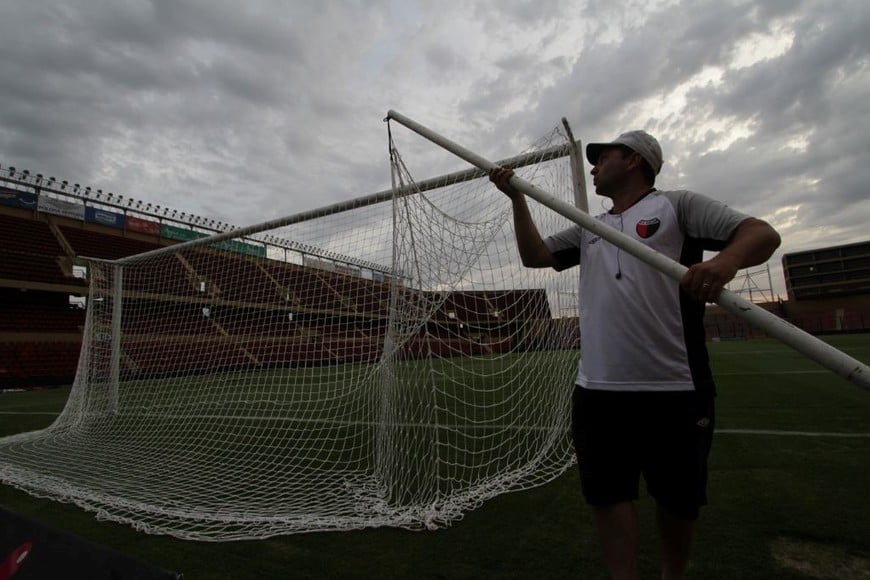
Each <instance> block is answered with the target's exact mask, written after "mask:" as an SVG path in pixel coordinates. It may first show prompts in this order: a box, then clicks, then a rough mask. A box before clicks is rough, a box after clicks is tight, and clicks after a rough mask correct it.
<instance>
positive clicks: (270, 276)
mask: <svg viewBox="0 0 870 580" xmlns="http://www.w3.org/2000/svg"><path fill="white" fill-rule="evenodd" d="M563 140H564V137H563V136H562V135H561V134H559V133H558V132H555V131H554V132H553V133H551V134H550V135H548V136H547V137H546V138H544V139H542V140H541V141H540V142H539V143H537V144H536V145H535V146H534V147H533V148H532V149H530V151H529V153H530V154H531V155H532V156H534V155H535V154H536V153H537V152H539V151H543V150H545V149H547V148H548V147H550V146H552V145H554V144H558V143H559V142H560V141H563ZM393 153H394V155H393V161H394V163H393V175H394V179H395V181H396V184H397V185H398V186H401V187H402V188H404V189H402V188H398V187H397V189H396V194H395V195H394V197H393V199H392V201H391V202H387V203H379V204H370V205H366V206H364V207H359V208H356V209H352V210H349V211H342V212H337V213H329V214H325V215H322V216H320V217H315V218H313V219H307V220H305V221H301V222H298V223H294V224H292V225H288V226H284V227H281V228H279V229H275V230H271V231H269V232H268V235H269V238H268V239H270V240H273V241H275V240H279V239H280V240H288V242H287V243H282V244H281V245H274V244H271V243H267V244H263V243H255V242H252V241H251V240H250V239H237V240H234V241H232V242H226V241H224V242H217V243H212V244H204V245H199V246H192V247H191V246H185V247H181V248H178V249H177V250H176V251H173V252H170V253H164V254H161V255H156V256H145V257H140V258H136V259H133V260H129V261H127V262H125V263H124V264H123V265H119V264H117V263H108V262H96V261H95V262H92V263H91V264H90V265H89V277H90V285H91V287H90V299H89V304H88V315H87V325H86V330H85V338H84V343H83V347H82V354H81V359H80V363H79V370H78V374H77V377H76V381H75V384H74V385H73V387H72V390H71V393H70V396H69V400H68V402H67V404H66V407H65V408H64V410H63V412H62V413H61V415H60V416H59V417H58V418H57V420H56V421H55V422H54V423H53V424H52V425H51V426H50V427H48V428H46V429H44V430H42V431H36V432H30V433H23V434H18V435H14V436H11V437H7V438H5V439H3V440H0V479H2V480H3V481H4V482H6V483H8V484H11V485H14V486H17V487H19V488H21V489H24V490H25V491H28V492H29V493H32V494H34V495H38V496H42V497H48V498H52V499H56V500H61V501H68V502H73V503H75V504H77V505H79V506H81V507H83V508H85V509H88V510H91V511H94V512H96V513H97V514H98V516H99V517H101V518H105V519H109V520H114V521H119V522H124V523H127V524H130V525H132V526H133V527H135V528H136V529H138V530H142V531H145V532H149V533H159V534H169V535H172V536H175V537H179V538H185V539H195V540H212V541H223V540H237V539H255V538H265V537H270V536H274V535H279V534H288V533H296V532H308V531H316V530H346V529H359V528H364V527H373V526H396V527H405V528H410V529H424V528H430V529H434V528H439V527H444V526H448V525H450V523H451V522H453V521H455V520H457V519H460V518H461V517H462V515H463V513H465V512H466V511H468V510H469V509H473V508H475V507H477V506H478V505H480V504H481V503H482V502H483V501H485V500H486V499H488V498H491V497H493V496H495V495H498V494H501V493H504V492H507V491H514V490H521V489H526V488H529V487H533V486H537V485H541V484H543V483H545V482H547V481H550V480H552V479H553V478H555V477H557V476H558V475H559V474H561V473H562V472H563V471H564V470H565V469H566V468H567V467H568V466H569V465H570V464H571V462H572V451H571V446H570V440H569V437H568V425H569V407H570V405H569V399H570V390H571V385H572V383H573V378H574V374H575V363H576V357H577V348H578V336H577V324H576V318H575V316H576V298H577V297H576V280H574V277H573V276H571V275H558V274H556V273H554V272H552V271H551V270H549V269H546V270H532V269H526V268H523V267H522V266H521V265H520V263H519V258H518V256H517V251H516V245H515V242H514V234H513V226H512V216H511V209H510V204H509V202H508V201H507V200H506V199H505V198H504V196H502V195H501V194H500V193H498V192H497V191H496V190H495V189H494V188H493V187H492V186H491V184H490V183H489V182H488V180H487V179H486V178H485V177H479V178H477V179H474V180H471V181H464V182H462V183H456V184H453V185H448V186H444V187H439V188H436V189H432V190H429V191H426V192H416V193H411V194H408V193H407V192H408V191H409V189H410V190H413V188H414V181H413V179H412V177H411V172H410V171H409V170H408V167H406V165H405V163H404V161H403V160H402V158H401V156H400V155H399V153H398V151H397V150H395V149H394V150H393ZM517 173H518V174H519V175H521V176H522V177H524V178H525V179H528V180H529V181H532V182H534V183H536V184H538V185H539V186H541V187H542V188H544V189H546V190H548V191H550V192H551V193H553V194H554V195H557V196H559V197H561V198H563V199H566V200H568V199H571V197H572V193H571V181H572V177H571V173H570V167H569V162H568V159H567V157H562V158H558V159H554V160H549V161H542V162H539V163H534V164H532V165H529V166H527V167H524V168H522V169H518V170H517ZM533 205H534V204H533ZM532 209H533V212H534V213H535V218H536V220H537V223H538V225H539V228H540V229H541V231H542V232H550V231H555V230H557V229H561V228H563V227H566V226H567V221H566V220H565V219H564V218H562V217H560V216H558V215H557V214H554V213H553V212H546V211H540V209H539V208H535V207H533V208H532Z"/></svg>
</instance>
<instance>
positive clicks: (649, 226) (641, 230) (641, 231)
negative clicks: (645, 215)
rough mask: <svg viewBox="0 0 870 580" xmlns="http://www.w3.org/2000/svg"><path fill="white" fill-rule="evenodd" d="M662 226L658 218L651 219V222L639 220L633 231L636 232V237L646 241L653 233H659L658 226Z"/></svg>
mask: <svg viewBox="0 0 870 580" xmlns="http://www.w3.org/2000/svg"><path fill="white" fill-rule="evenodd" d="M661 225H662V220H660V219H659V218H653V219H651V220H640V221H639V222H637V225H636V226H634V231H636V232H637V235H639V236H640V237H642V238H643V239H647V238H649V237H651V236H652V235H653V234H654V233H656V232H657V231H659V226H661Z"/></svg>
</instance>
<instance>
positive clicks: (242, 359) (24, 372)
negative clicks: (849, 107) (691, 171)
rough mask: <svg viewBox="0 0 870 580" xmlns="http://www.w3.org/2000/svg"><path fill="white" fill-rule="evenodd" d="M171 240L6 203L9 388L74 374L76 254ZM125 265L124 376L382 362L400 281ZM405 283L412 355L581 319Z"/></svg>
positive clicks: (849, 300) (188, 263) (507, 294)
mask: <svg viewBox="0 0 870 580" xmlns="http://www.w3.org/2000/svg"><path fill="white" fill-rule="evenodd" d="M172 243H176V241H175V240H170V239H162V238H160V236H157V235H146V234H143V233H141V232H135V233H130V232H127V231H125V230H122V229H117V228H110V227H106V226H97V225H94V224H86V223H85V222H81V221H76V220H73V219H70V218H65V217H61V216H55V215H48V214H42V213H40V212H36V211H29V210H22V209H18V208H10V207H4V206H0V388H3V387H7V386H39V385H51V384H63V383H69V382H71V381H72V380H73V377H74V375H75V371H76V365H77V361H78V356H79V350H80V345H81V340H82V330H83V326H84V324H85V311H84V310H82V309H80V308H76V307H73V306H71V305H70V300H69V298H70V296H71V295H78V296H82V295H85V294H87V291H88V288H87V284H86V282H85V280H83V279H81V278H78V277H76V276H74V272H73V264H75V263H76V259H77V258H78V257H80V256H89V257H94V258H101V259H108V260H111V259H117V258H121V257H124V256H128V255H133V254H138V253H142V252H146V251H150V250H154V249H157V248H161V247H164V246H166V245H169V244H172ZM126 272H127V273H126V274H125V278H124V284H125V288H126V289H127V293H129V296H128V297H127V300H133V301H136V302H138V303H139V304H144V303H148V304H149V305H150V306H151V308H149V309H147V311H149V312H151V313H152V315H150V316H148V317H147V318H144V317H143V318H138V319H137V318H135V317H133V316H124V317H123V326H122V330H123V332H124V334H125V339H128V343H127V344H128V346H127V348H126V350H125V352H124V353H123V355H122V358H123V361H122V366H123V372H125V373H126V374H127V375H131V374H133V375H154V374H157V375H160V374H172V373H173V372H175V373H178V372H189V371H192V372H209V371H213V370H218V369H233V368H242V367H250V366H252V365H253V366H259V367H273V366H309V365H314V366H316V365H322V364H335V363H339V362H360V361H372V360H376V359H377V358H378V357H380V356H381V354H382V352H383V345H384V336H385V333H386V331H387V320H388V319H389V314H390V285H389V284H388V283H386V282H380V281H376V280H372V279H368V278H364V277H362V276H360V275H359V273H358V272H356V273H353V272H350V273H348V272H345V271H340V272H339V271H336V272H333V271H327V270H324V269H319V268H315V267H310V266H302V265H299V264H294V263H285V262H280V261H274V260H263V259H262V258H257V257H252V256H248V255H244V254H239V253H235V252H231V251H219V250H213V249H199V250H196V251H191V252H187V253H185V254H184V256H181V255H176V256H174V257H173V258H172V259H170V260H162V261H161V262H160V264H159V266H155V269H154V270H149V269H147V268H134V269H130V270H127V271H126ZM240 280H241V281H244V284H240ZM324 290H325V291H324ZM399 292H400V293H399V295H398V297H397V299H398V307H399V308H403V309H418V310H420V312H421V313H432V314H433V316H432V317H431V318H430V320H429V322H428V323H427V324H426V325H424V326H423V327H421V328H418V329H414V330H413V332H415V334H414V335H413V336H412V337H410V339H409V340H407V341H406V342H405V343H404V344H403V345H402V346H401V353H400V354H401V356H402V357H405V358H419V357H450V356H454V355H456V354H459V353H462V354H465V355H469V354H470V355H487V354H497V353H502V352H509V351H511V350H512V349H514V348H517V347H519V348H520V349H529V350H534V349H535V348H536V345H537V344H539V343H540V342H541V337H543V336H544V335H545V334H546V333H552V332H554V329H556V328H557V326H558V327H559V328H562V327H563V325H571V327H572V328H577V321H576V318H553V317H552V313H551V310H550V305H549V301H548V297H547V293H546V292H545V291H544V290H543V289H535V290H505V291H464V292H453V293H449V294H446V295H445V294H444V293H438V292H432V293H429V294H420V293H416V292H408V293H401V290H400V291H399ZM91 298H92V299H93V300H92V303H91V307H92V308H99V307H101V306H100V304H102V302H101V301H102V300H103V299H104V298H103V297H99V296H96V297H91ZM107 304H108V303H107ZM131 304H132V303H131ZM764 307H765V308H768V309H770V310H771V311H773V312H774V313H776V314H777V315H779V316H782V317H784V318H786V319H788V320H789V321H791V322H792V323H794V324H795V325H797V326H799V327H801V328H803V329H804V330H807V331H809V332H812V333H832V332H860V331H863V332H866V331H867V330H868V329H870V295H868V294H863V295H854V296H846V297H838V298H837V299H836V300H833V299H832V300H827V301H826V300H812V301H810V300H801V301H789V302H785V303H783V302H778V303H769V304H765V305H764ZM134 310H135V309H134ZM521 319H522V320H524V321H527V320H529V319H534V320H536V321H539V323H538V324H536V325H532V326H531V330H529V325H523V326H524V327H525V328H526V330H525V331H524V334H520V333H519V332H518V329H519V328H520V326H521V325H519V324H517V321H518V320H521ZM339 328H340V329H341V332H338V331H337V329H339ZM349 329H350V331H349ZM705 330H706V333H707V337H708V339H711V340H713V339H719V340H722V339H725V340H727V339H745V338H754V337H759V336H763V333H761V332H760V331H758V330H756V329H754V328H752V327H750V326H749V325H747V324H746V323H744V322H742V321H741V320H739V319H737V318H736V317H734V316H733V315H731V314H729V313H727V312H725V311H724V310H722V309H719V308H718V307H715V306H711V307H709V308H708V313H707V316H706V319H705ZM563 334H564V333H563ZM579 343H580V336H579V332H576V333H573V338H572V339H571V340H570V344H566V345H565V348H570V349H576V348H578V347H579ZM191 349H192V350H193V352H194V356H192V357H188V358H186V359H185V361H184V362H181V360H180V359H178V360H176V357H174V356H173V354H174V353H175V352H177V351H179V350H187V351H191ZM254 352H256V354H252V353H254ZM92 364H104V363H101V362H100V361H93V362H92Z"/></svg>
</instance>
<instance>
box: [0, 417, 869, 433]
mask: <svg viewBox="0 0 870 580" xmlns="http://www.w3.org/2000/svg"><path fill="white" fill-rule="evenodd" d="M58 414H59V413H51V412H47V411H21V412H16V411H0V415H53V416H57V415H58ZM155 418H164V419H166V418H176V419H220V420H222V419H242V420H248V421H256V420H264V419H265V420H272V421H274V420H281V421H295V422H298V423H327V424H331V425H342V426H345V427H346V426H355V425H358V426H366V427H379V426H384V427H423V428H433V427H441V428H446V429H457V430H460V429H469V428H470V429H475V430H478V429H503V430H517V431H559V430H561V429H553V428H552V427H541V426H537V425H505V424H502V423H490V424H485V425H457V424H449V423H442V424H431V423H430V424H427V423H393V424H382V423H376V422H374V421H347V420H339V421H327V420H323V419H300V418H298V417H297V418H290V417H251V416H244V415H186V416H176V417H172V416H171V415H162V416H157V417H155ZM715 433H717V434H718V433H721V434H723V435H776V436H779V437H838V438H847V439H870V433H846V432H836V431H833V432H823V431H788V430H785V431H779V430H775V429H716V431H715Z"/></svg>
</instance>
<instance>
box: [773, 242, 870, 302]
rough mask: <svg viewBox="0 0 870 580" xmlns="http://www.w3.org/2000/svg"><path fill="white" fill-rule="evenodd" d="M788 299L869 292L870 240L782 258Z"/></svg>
mask: <svg viewBox="0 0 870 580" xmlns="http://www.w3.org/2000/svg"><path fill="white" fill-rule="evenodd" d="M782 269H783V274H784V275H785V285H786V290H787V292H788V298H789V300H805V299H813V298H836V297H839V296H849V295H856V294H870V241H865V242H858V243H855V244H847V245H844V246H832V247H828V248H821V249H816V250H806V251H803V252H794V253H791V254H786V255H784V256H783V257H782Z"/></svg>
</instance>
